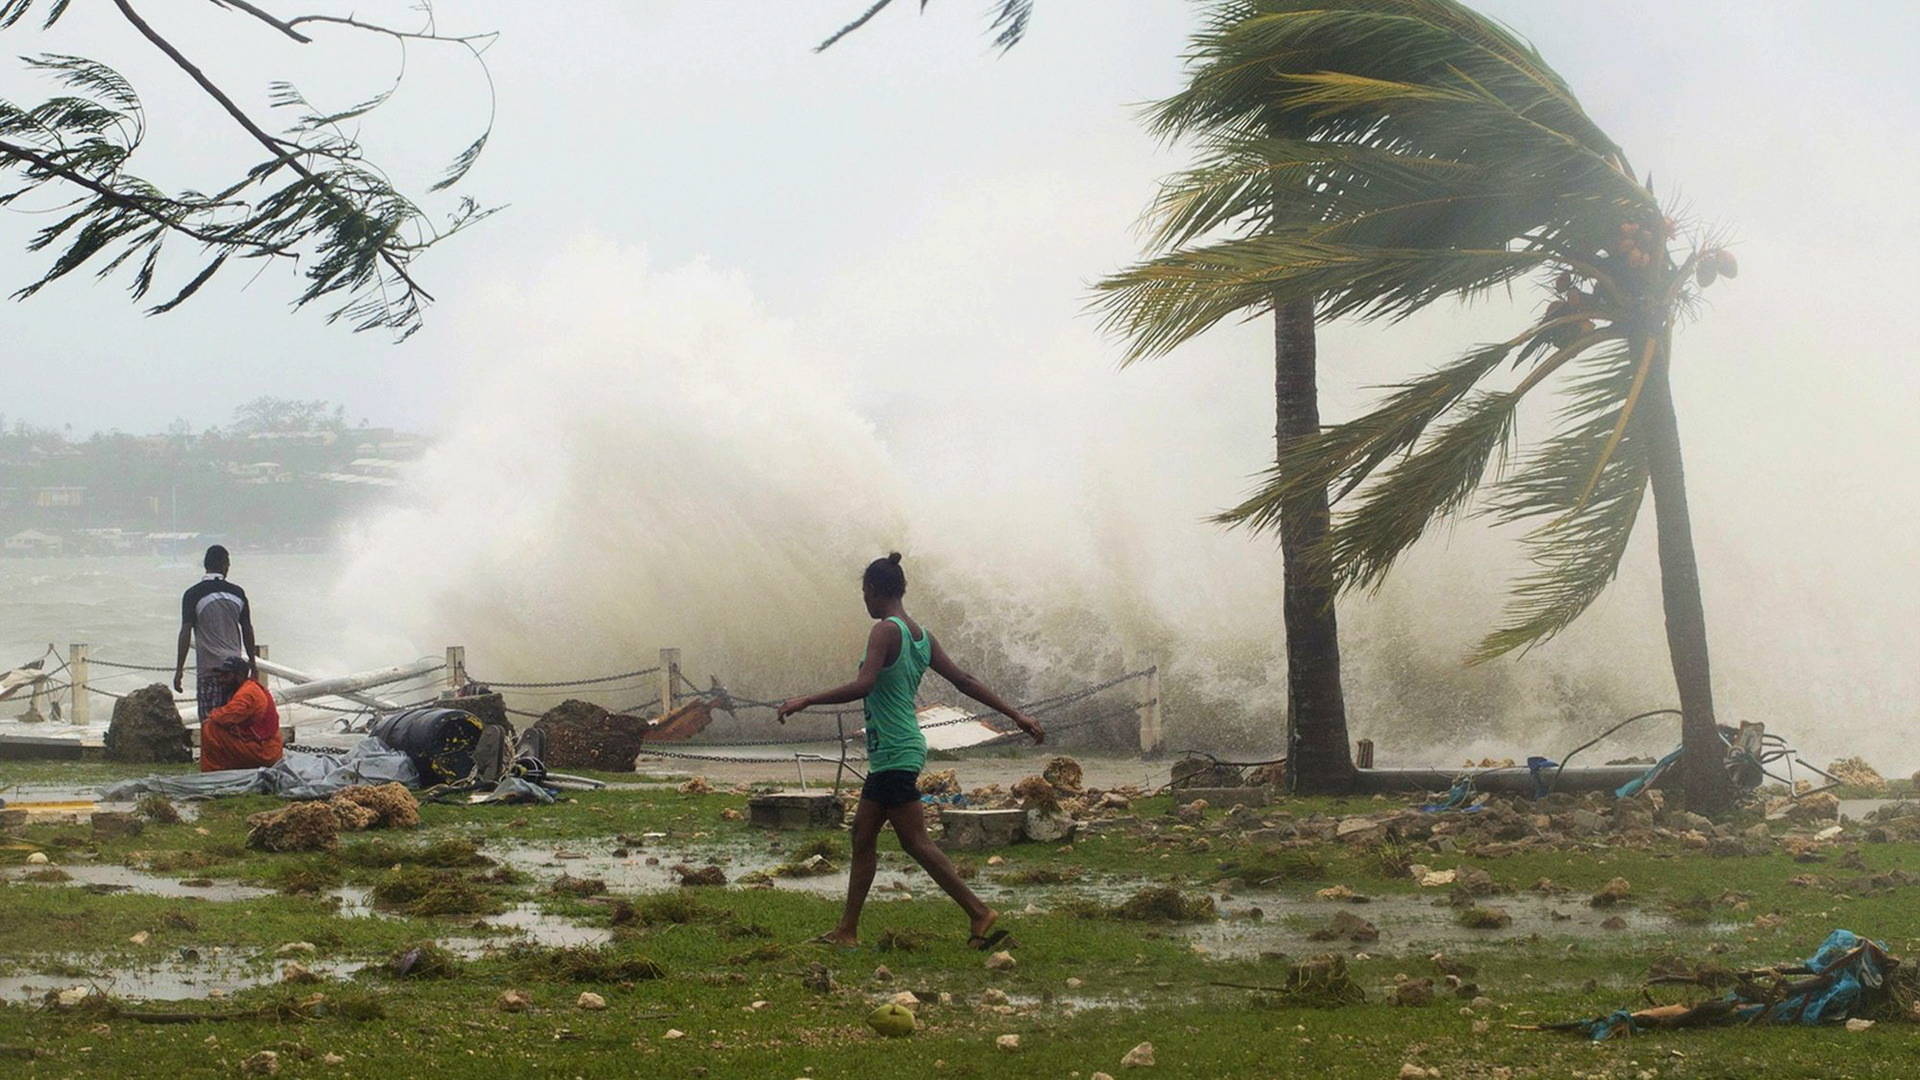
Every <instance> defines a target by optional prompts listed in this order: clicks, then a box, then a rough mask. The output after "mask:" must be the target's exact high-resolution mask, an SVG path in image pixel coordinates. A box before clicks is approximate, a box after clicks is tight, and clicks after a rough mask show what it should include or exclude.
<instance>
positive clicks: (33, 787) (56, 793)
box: [0, 784, 200, 824]
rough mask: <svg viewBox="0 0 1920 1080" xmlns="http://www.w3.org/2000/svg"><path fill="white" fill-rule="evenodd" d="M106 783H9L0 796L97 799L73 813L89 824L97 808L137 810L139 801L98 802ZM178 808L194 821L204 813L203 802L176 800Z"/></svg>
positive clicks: (44, 799)
mask: <svg viewBox="0 0 1920 1080" xmlns="http://www.w3.org/2000/svg"><path fill="white" fill-rule="evenodd" d="M106 786H107V785H105V784H8V785H5V786H0V799H5V800H7V801H8V802H9V803H26V802H94V803H96V805H94V806H93V807H90V808H88V809H86V810H84V811H80V812H78V813H76V814H74V815H72V817H73V820H75V821H78V822H81V823H83V824H84V823H85V821H86V819H87V817H88V816H89V815H91V814H92V813H93V812H94V811H95V810H103V811H115V812H119V813H129V814H130V813H133V812H134V810H135V809H136V806H137V804H135V803H131V802H98V800H99V798H100V791H101V789H102V788H104V787H106ZM173 805H174V809H176V810H178V811H180V817H181V818H182V820H185V821H192V820H194V819H195V818H197V817H199V816H200V807H199V804H197V803H194V802H191V801H188V800H185V799H175V800H174V801H173Z"/></svg>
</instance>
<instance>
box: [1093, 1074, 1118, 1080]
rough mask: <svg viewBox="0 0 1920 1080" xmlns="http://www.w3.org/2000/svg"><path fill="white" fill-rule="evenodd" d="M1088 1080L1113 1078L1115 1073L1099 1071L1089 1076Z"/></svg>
mask: <svg viewBox="0 0 1920 1080" xmlns="http://www.w3.org/2000/svg"><path fill="white" fill-rule="evenodd" d="M1087 1080H1113V1074H1112V1073H1103V1072H1097V1073H1094V1074H1093V1075H1092V1076H1089V1077H1087Z"/></svg>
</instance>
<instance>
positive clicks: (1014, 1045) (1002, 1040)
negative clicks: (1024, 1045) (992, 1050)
mask: <svg viewBox="0 0 1920 1080" xmlns="http://www.w3.org/2000/svg"><path fill="white" fill-rule="evenodd" d="M993 1045H995V1046H997V1047H999V1048H1000V1049H1002V1050H1005V1051H1006V1052H1007V1053H1009V1054H1011V1053H1013V1052H1014V1051H1015V1050H1018V1049H1020V1036H1018V1035H1002V1036H1000V1037H999V1038H997V1039H995V1040H993Z"/></svg>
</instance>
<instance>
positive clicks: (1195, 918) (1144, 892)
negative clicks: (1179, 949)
mask: <svg viewBox="0 0 1920 1080" xmlns="http://www.w3.org/2000/svg"><path fill="white" fill-rule="evenodd" d="M1102 913H1103V914H1105V915H1106V917H1107V918H1110V919H1124V920H1127V921H1129V922H1205V921H1207V920H1209V919H1213V918H1217V917H1218V915H1219V913H1218V912H1217V911H1216V910H1214V906H1213V897H1211V896H1188V895H1187V894H1185V893H1183V892H1181V891H1180V890H1179V889H1176V888H1174V887H1173V886H1171V885H1159V886H1153V887H1149V888H1145V889H1141V890H1140V891H1139V892H1136V893H1134V894H1133V895H1132V896H1130V897H1128V898H1127V899H1126V900H1124V901H1122V902H1120V903H1119V904H1116V905H1115V906H1113V907H1111V908H1106V909H1104V911H1103V912H1102Z"/></svg>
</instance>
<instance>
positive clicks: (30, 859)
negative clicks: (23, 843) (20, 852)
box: [27, 851, 47, 866]
mask: <svg viewBox="0 0 1920 1080" xmlns="http://www.w3.org/2000/svg"><path fill="white" fill-rule="evenodd" d="M27 865H28V866H45V865H47V853H46V852H44V851H36V852H34V853H33V854H31V855H29V856H27Z"/></svg>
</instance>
